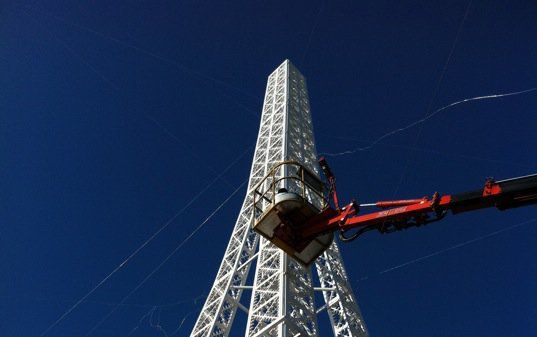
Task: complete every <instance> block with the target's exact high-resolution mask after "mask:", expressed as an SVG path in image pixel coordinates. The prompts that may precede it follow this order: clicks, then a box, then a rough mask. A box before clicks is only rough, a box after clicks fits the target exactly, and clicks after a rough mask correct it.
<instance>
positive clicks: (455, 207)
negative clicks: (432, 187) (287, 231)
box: [302, 174, 537, 237]
mask: <svg viewBox="0 0 537 337" xmlns="http://www.w3.org/2000/svg"><path fill="white" fill-rule="evenodd" d="M536 203H537V174H534V175H529V176H525V177H519V178H513V179H508V180H503V181H498V182H495V181H493V180H492V179H488V180H487V181H486V183H485V186H484V187H483V188H482V189H479V190H475V191H470V192H465V193H460V194H455V195H444V196H439V194H438V193H435V194H434V195H433V197H432V198H431V199H428V198H422V199H411V200H394V201H380V202H377V203H375V204H374V205H376V206H377V207H379V208H388V207H394V206H398V207H394V208H389V209H385V210H382V211H378V212H372V213H368V214H364V215H357V213H358V211H359V206H358V205H357V204H355V203H354V202H351V203H350V204H348V205H347V206H345V207H343V208H342V209H340V210H339V209H338V210H334V209H332V208H328V209H326V210H324V211H323V212H322V213H321V214H320V215H319V216H317V217H315V218H313V219H311V220H310V221H308V222H307V223H306V224H305V226H304V227H303V228H302V234H303V236H304V237H314V236H317V235H319V234H321V233H324V232H328V231H335V230H338V229H339V230H341V231H342V232H343V233H344V232H345V231H347V230H349V229H352V228H358V229H359V234H361V233H363V232H365V231H367V230H371V229H377V230H379V231H380V232H383V233H384V232H392V231H395V230H401V229H405V228H408V227H413V226H421V225H425V224H428V223H430V222H433V221H438V220H440V219H442V218H443V217H444V216H445V215H446V213H447V211H452V213H453V214H457V213H461V212H466V211H473V210H477V209H481V208H487V207H496V208H498V209H500V210H504V209H509V208H514V207H519V206H526V205H531V204H536ZM359 234H358V235H359Z"/></svg>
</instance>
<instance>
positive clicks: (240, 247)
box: [190, 60, 368, 337]
mask: <svg viewBox="0 0 537 337" xmlns="http://www.w3.org/2000/svg"><path fill="white" fill-rule="evenodd" d="M316 156H317V153H316V150H315V142H314V138H313V126H312V122H311V115H310V106H309V99H308V93H307V88H306V80H305V78H304V76H303V75H302V74H301V73H300V72H299V71H298V70H297V69H296V68H295V66H294V65H293V64H291V62H290V61H289V60H285V61H284V62H283V63H282V64H281V65H280V66H279V67H278V68H276V70H274V72H272V74H270V76H269V78H268V83H267V88H266V92H265V99H264V103H263V112H262V116H261V126H260V128H259V134H258V138H257V145H256V149H255V153H254V159H253V163H252V168H251V172H250V180H249V184H248V192H247V194H246V198H245V199H244V203H243V205H242V208H241V211H240V213H239V217H238V219H237V222H236V223H235V227H234V228H233V232H232V234H231V238H230V240H229V244H228V246H227V248H226V251H225V254H224V258H223V259H222V263H221V264H220V268H219V270H218V273H217V275H216V279H215V281H214V284H213V287H212V289H211V291H210V293H209V295H208V297H207V300H206V301H205V304H204V306H203V309H202V310H201V313H200V315H199V317H198V319H197V321H196V324H195V326H194V328H193V330H192V333H191V334H190V336H191V337H226V336H228V335H229V334H230V331H231V326H232V323H233V321H234V319H235V316H236V314H237V309H241V310H242V311H244V312H245V313H246V314H247V315H248V318H247V325H246V328H245V336H247V337H260V336H275V337H276V336H277V337H297V336H302V337H306V336H308V337H309V336H318V335H319V332H318V325H317V315H318V314H320V313H322V312H323V311H327V312H328V316H329V318H330V322H331V324H332V331H333V333H334V336H335V337H343V336H349V337H350V336H353V337H355V336H361V337H365V336H368V332H367V330H366V327H365V324H364V322H363V319H362V316H361V313H360V309H359V308H358V304H357V302H356V299H355V297H354V294H353V292H352V289H351V286H350V284H349V281H348V279H347V274H346V272H345V268H344V266H343V260H342V259H341V255H340V253H339V249H338V246H337V244H336V242H333V243H332V245H331V246H330V248H329V249H328V250H326V251H325V252H324V253H323V254H322V255H321V256H320V257H318V258H317V260H316V261H315V269H316V271H317V275H318V278H317V279H318V282H319V283H320V284H318V286H314V282H316V279H314V278H313V277H312V268H305V267H303V266H302V265H300V264H299V263H297V262H296V261H295V260H293V259H292V258H290V257H289V256H287V254H286V253H285V252H284V251H282V250H280V249H279V248H277V247H276V246H274V245H273V244H272V243H270V242H269V241H268V240H266V239H265V238H263V237H259V235H258V234H256V233H255V232H254V231H253V230H252V229H251V226H252V216H253V206H252V204H253V195H252V192H251V191H252V189H254V188H255V186H257V185H258V184H259V183H260V182H261V181H262V180H263V178H265V176H266V175H267V174H268V173H269V171H270V170H271V169H272V168H273V167H274V166H275V165H276V164H278V163H280V162H282V161H284V160H296V161H299V162H300V163H302V164H303V165H304V166H306V167H307V168H309V169H310V170H311V171H313V172H315V173H316V174H317V175H319V168H318V165H317V160H316ZM254 264H255V266H256V268H255V275H254V277H253V284H246V283H247V281H249V280H250V279H251V278H248V275H249V271H250V268H251V266H252V265H254ZM245 291H251V299H250V305H249V306H246V305H244V304H242V303H241V301H240V300H241V296H242V294H243V292H245ZM317 291H319V292H322V298H323V299H324V303H323V304H322V305H316V303H315V293H314V292H317ZM234 331H236V329H234ZM232 336H237V333H236V332H234V333H233V334H232Z"/></svg>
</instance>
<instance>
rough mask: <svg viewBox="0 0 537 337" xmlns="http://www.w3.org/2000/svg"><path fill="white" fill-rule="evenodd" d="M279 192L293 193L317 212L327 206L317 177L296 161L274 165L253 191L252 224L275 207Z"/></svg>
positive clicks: (322, 188)
mask: <svg viewBox="0 0 537 337" xmlns="http://www.w3.org/2000/svg"><path fill="white" fill-rule="evenodd" d="M281 192H291V193H295V194H297V195H298V196H300V197H301V199H302V202H304V203H306V202H307V203H309V204H311V205H313V206H314V207H316V208H318V209H319V211H321V210H323V209H324V208H325V207H327V206H328V200H327V198H326V197H325V195H324V184H323V182H322V181H321V180H320V179H319V178H318V176H317V175H316V174H315V173H313V172H312V171H311V170H309V169H308V168H306V167H305V166H304V165H302V164H300V163H299V162H297V161H284V162H281V163H279V164H277V165H275V166H274V167H273V168H272V169H271V170H270V172H269V173H268V174H267V175H266V176H265V178H263V180H261V181H260V182H259V183H258V184H257V185H256V187H255V188H254V189H253V192H252V193H253V212H254V216H253V220H254V222H255V221H256V220H257V219H258V218H260V217H261V216H262V215H263V214H264V212H266V211H267V210H270V209H271V208H272V207H273V206H274V205H275V203H276V202H275V201H276V195H277V194H278V193H281Z"/></svg>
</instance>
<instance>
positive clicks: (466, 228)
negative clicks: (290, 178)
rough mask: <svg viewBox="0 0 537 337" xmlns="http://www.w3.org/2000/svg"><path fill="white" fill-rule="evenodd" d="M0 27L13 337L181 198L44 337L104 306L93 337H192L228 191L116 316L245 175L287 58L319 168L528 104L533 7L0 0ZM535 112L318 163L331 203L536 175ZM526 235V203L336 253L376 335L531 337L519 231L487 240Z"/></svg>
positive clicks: (93, 278) (2, 240) (90, 322)
mask: <svg viewBox="0 0 537 337" xmlns="http://www.w3.org/2000/svg"><path fill="white" fill-rule="evenodd" d="M465 14H467V15H466V19H465V20H464V22H463V25H461V22H462V21H463V17H464V16H465ZM0 15H1V16H0V18H1V20H0V41H1V43H0V88H1V90H0V116H1V123H0V135H1V137H2V141H1V142H0V157H1V158H2V160H1V161H0V163H1V164H0V165H1V169H0V175H1V179H0V181H1V182H2V188H1V189H0V200H1V202H0V205H1V208H0V220H1V227H0V233H1V235H0V249H1V251H0V252H1V254H0V270H2V273H1V276H0V297H1V301H0V308H1V312H2V313H3V314H2V318H1V319H0V335H2V336H9V337H10V336H39V335H40V334H42V333H43V332H44V331H45V330H46V329H47V328H48V327H50V326H51V324H52V323H53V322H55V321H56V320H57V319H58V318H59V317H60V316H61V315H62V314H63V313H65V312H66V310H68V309H69V308H70V307H72V306H73V304H74V303H75V302H76V301H77V300H78V299H80V298H81V297H82V296H84V295H85V294H87V293H88V291H90V290H91V289H92V288H94V287H95V286H96V285H97V284H98V283H99V282H100V281H101V280H103V278H105V277H106V275H108V274H109V273H110V272H111V271H112V270H114V268H116V267H117V266H118V264H120V263H121V262H122V261H123V260H124V259H125V258H126V257H127V256H129V255H130V254H131V253H132V252H133V251H134V250H135V249H136V248H137V247H139V246H140V245H141V244H142V243H143V242H144V241H146V240H147V238H149V237H150V236H151V235H152V234H153V233H154V232H155V231H157V230H158V229H159V228H161V227H162V226H163V225H164V224H165V223H166V222H167V221H169V220H170V219H171V218H172V217H173V216H174V214H176V213H177V212H178V211H179V210H181V209H182V208H184V207H185V205H188V204H189V202H190V201H191V200H192V199H193V198H194V197H195V196H196V195H198V194H199V197H197V199H196V200H195V201H194V202H192V203H191V204H190V205H189V206H188V207H187V208H186V209H185V211H184V212H183V213H182V214H180V215H179V216H177V217H176V218H174V219H173V220H172V221H171V222H170V224H169V225H168V226H167V227H166V228H165V229H164V230H163V231H162V232H161V233H160V234H159V235H157V236H156V237H155V239H154V240H152V241H151V242H150V243H149V244H147V245H146V246H145V247H144V249H142V250H141V251H140V253H139V254H137V255H136V256H135V257H134V258H132V259H131V260H129V262H128V263H127V264H126V265H125V266H124V267H123V268H121V269H120V270H119V271H118V272H117V273H115V274H114V275H113V276H112V277H110V278H109V279H108V280H107V281H106V282H105V283H104V284H102V286H100V287H99V288H98V289H97V290H96V291H95V292H94V293H93V294H92V295H91V296H89V297H88V298H87V299H86V300H85V301H84V302H83V303H81V305H79V306H77V307H76V309H75V310H73V311H72V312H71V313H70V314H69V315H67V316H66V317H65V319H63V320H62V321H61V322H59V324H57V325H56V326H55V327H54V328H53V329H50V330H49V332H47V334H46V336H51V337H52V336H86V335H88V332H90V331H92V329H93V328H94V327H95V326H96V324H97V323H98V322H99V321H101V320H102V319H103V317H105V315H107V313H109V312H110V311H111V310H113V309H114V308H116V307H117V310H115V311H114V312H113V314H111V315H110V317H109V318H107V319H106V320H104V321H103V323H102V324H100V325H99V327H98V328H96V329H95V330H93V331H92V332H91V334H89V335H91V336H102V337H107V336H127V335H129V334H130V336H136V337H142V336H160V335H164V332H163V330H164V331H165V333H166V334H168V335H172V334H173V333H174V332H175V336H186V335H188V334H189V332H190V329H191V327H192V326H193V323H194V320H195V318H196V316H197V313H198V311H199V309H200V307H201V305H202V302H203V299H200V298H201V297H203V296H204V295H205V294H206V293H207V292H208V291H209V289H210V286H211V284H212V282H213V280H214V275H215V273H216V271H217V268H218V265H219V263H220V260H221V258H222V254H223V251H224V249H225V246H226V244H227V239H228V237H229V234H230V232H231V228H232V226H233V224H234V222H235V218H236V215H237V213H238V210H239V209H240V206H241V203H242V199H243V196H244V193H245V191H244V188H243V189H241V190H239V192H238V193H237V194H235V196H234V197H232V198H231V199H230V200H229V202H228V203H226V204H225V205H224V207H222V208H221V209H220V211H219V212H218V213H217V214H216V215H215V216H214V217H212V218H211V219H210V220H209V221H207V222H206V223H205V225H204V226H203V227H202V228H201V229H200V230H199V231H198V232H196V233H195V235H194V236H192V238H191V239H189V240H188V241H187V242H185V243H184V245H183V246H181V247H180V248H179V249H178V250H177V252H176V253H175V254H173V255H172V256H171V257H170V258H169V259H168V260H166V263H165V264H163V265H162V268H160V269H159V270H158V271H157V272H155V273H154V274H153V275H152V276H151V277H150V278H149V279H148V280H147V282H145V283H144V284H143V286H141V287H140V288H139V289H137V290H136V291H135V292H133V294H132V295H131V296H130V297H129V298H128V299H126V300H125V301H124V303H123V305H121V306H117V304H118V303H120V302H121V300H122V299H123V298H124V297H125V295H127V294H129V293H130V292H131V291H132V290H133V289H134V288H135V287H136V286H137V285H138V284H139V283H140V281H142V280H143V279H144V278H145V277H146V276H147V275H148V274H149V273H151V271H152V270H153V269H154V268H155V267H157V266H158V265H159V264H160V263H161V262H162V261H163V260H164V259H165V258H166V257H167V256H168V255H169V254H170V253H171V252H172V251H173V250H174V249H175V248H176V247H178V245H179V244H180V243H181V242H183V240H184V239H185V238H187V237H188V235H189V234H190V233H192V231H193V230H194V229H195V228H196V227H197V226H198V225H199V224H200V223H202V221H204V219H206V217H207V216H208V215H209V214H210V213H211V212H213V210H214V209H216V208H217V207H218V206H219V205H220V204H221V203H222V202H223V201H224V200H226V198H228V196H229V195H230V194H231V193H232V192H233V191H234V190H236V189H237V188H238V187H239V185H240V184H241V183H242V182H243V181H244V179H246V178H247V176H248V173H249V168H250V163H251V157H252V145H253V144H254V142H255V138H256V135H257V129H258V124H259V115H260V110H261V105H262V98H263V94H264V89H265V84H266V78H267V76H268V74H269V73H270V72H271V71H272V70H273V69H274V68H275V67H276V66H277V65H279V64H280V63H281V62H282V61H283V60H284V59H285V58H289V59H290V60H291V61H292V62H293V63H294V64H295V65H296V66H297V67H298V68H299V69H300V70H301V72H302V73H303V74H304V75H305V76H306V78H307V79H308V86H309V92H310V98H311V106H312V114H313V122H314V125H315V137H316V141H317V148H318V150H319V151H320V152H341V151H345V150H348V149H352V148H356V147H360V146H367V145H368V144H369V143H370V142H372V141H374V140H375V139H378V137H380V136H382V135H383V134H385V133H387V132H389V131H391V130H394V129H397V128H400V127H404V126H405V125H408V124H410V123H412V122H414V121H416V120H418V119H420V118H422V117H423V116H424V115H425V114H426V113H427V111H432V110H433V109H434V108H439V107H441V106H444V105H447V104H450V103H452V102H454V101H458V100H461V99H465V98H469V97H475V96H481V95H488V94H496V93H505V92H512V91H519V90H525V89H529V88H533V87H537V77H536V74H537V63H536V62H535V60H536V59H537V40H536V38H535V36H537V35H536V34H537V22H536V21H535V19H534V18H535V17H536V16H537V6H536V5H535V3H533V2H531V1H517V2H514V3H510V2H507V1H503V0H499V1H487V2H484V1H474V2H472V3H471V4H469V3H468V2H467V1H451V2H446V1H419V2H397V3H396V2H393V1H368V2H365V1H362V2H352V1H348V2H344V1H341V2H340V1H331V2H328V1H312V2H293V3H288V2H270V3H263V2H256V1H250V2H200V1H183V2H175V1H173V2H172V1H170V2H161V1H152V2H130V1H116V2H107V1H98V2H74V1H65V2H36V1H16V2H15V1H8V2H5V3H3V5H2V6H1V7H0ZM458 31H460V33H458ZM456 37H457V38H456ZM447 60H448V61H447ZM536 110H537V92H533V93H527V94H524V95H518V96H511V97H506V98H499V99H494V100H482V101H476V102H469V103H466V104H461V105H458V106H456V107H453V108H451V109H447V110H445V111H443V112H441V113H439V114H438V115H436V116H434V117H433V118H431V119H429V120H427V121H426V122H425V123H423V124H420V125H419V126H416V127H414V128H411V129H408V130H405V131H404V132H401V133H398V134H396V135H393V136H391V137H389V138H386V139H384V140H383V141H382V142H380V143H379V144H376V145H375V146H374V147H372V148H371V149H369V150H367V151H359V152H357V153H354V154H350V155H345V156H338V157H333V158H330V164H331V166H332V168H333V171H334V172H335V173H336V175H337V177H338V186H339V190H340V193H341V197H342V198H343V199H344V200H349V199H351V198H357V199H358V200H359V201H360V202H372V201H376V200H379V199H390V198H392V197H397V198H407V197H421V196H423V195H430V194H432V193H433V192H434V191H439V192H441V193H454V192H459V191H464V190H471V189H474V188H478V187H480V186H481V185H482V184H483V182H484V179H485V178H486V177H488V176H494V177H496V178H498V179H501V178H508V177H514V176H519V175H524V174H529V173H533V172H535V171H536V168H537V156H535V148H536V146H537V135H536V133H535V129H536V127H537V114H536ZM231 164H233V165H232V166H231V168H229V169H228V170H227V171H225V172H224V173H223V174H222V171H223V169H224V168H226V167H228V166H230V165H231ZM219 175H220V177H218V176H219ZM217 177H218V178H217ZM207 186H208V187H207ZM200 192H203V193H201V194H200ZM535 217H536V212H535V207H534V206H533V207H528V208H525V209H517V210H512V211H509V212H498V211H496V210H484V211H479V212H476V213H471V214H463V215H459V216H450V217H449V218H448V219H446V220H444V221H443V222H441V223H438V224H434V225H430V226H427V227H424V228H420V229H412V230H408V231H404V232H400V233H394V234H390V235H380V234H378V233H368V234H367V235H366V236H364V237H363V238H361V239H359V240H357V241H355V242H353V243H351V244H345V245H342V252H343V256H344V258H345V264H346V267H347V270H348V273H349V278H350V280H351V283H352V286H353V287H354V290H355V292H356V294H357V297H358V299H359V302H360V305H361V309H362V312H363V315H364V317H365V320H366V323H367V325H368V328H369V330H370V332H371V334H372V336H410V335H411V336H431V335H433V336H477V335H488V336H505V335H509V336H531V335H533V334H534V331H535V330H536V329H537V323H536V320H535V317H537V310H536V309H535V308H536V305H535V304H536V303H537V293H536V291H535V284H536V282H537V267H536V264H535V256H536V254H537V248H536V245H535V242H536V240H537V229H536V225H535V223H528V224H524V225H520V226H515V227H512V228H509V229H508V230H506V231H503V232H501V233H499V234H495V235H490V236H487V235H488V234H490V233H495V232H496V231H498V230H502V229H504V228H506V227H509V226H514V225H517V224H520V223H523V222H524V221H528V220H531V219H534V218H535ZM482 237H483V239H479V240H475V241H472V240H474V239H476V238H482ZM468 241H470V242H469V243H468V244H465V245H461V246H460V247H459V246H458V245H460V244H462V243H465V242H468ZM450 247H457V248H453V249H450ZM446 249H447V250H446ZM436 252H438V253H436ZM428 256H430V257H428ZM421 257H427V258H425V259H422V260H418V261H417V262H415V263H410V264H406V263H407V262H409V261H414V260H415V259H419V258H421ZM403 264H404V266H402V267H400V268H397V269H390V268H392V267H394V266H400V265H403ZM245 303H246V302H245ZM243 316H244V315H243V314H241V313H240V314H239V315H238V320H237V323H236V326H235V329H234V330H233V331H234V333H233V335H234V336H236V335H241V334H243V325H242V323H243V322H244V317H243ZM181 323H182V324H181ZM319 323H320V325H321V326H322V327H321V332H322V333H323V335H326V334H327V333H328V331H329V330H328V320H327V318H326V317H325V316H321V317H320V318H319Z"/></svg>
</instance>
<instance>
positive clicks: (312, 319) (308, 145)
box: [246, 60, 320, 337]
mask: <svg viewBox="0 0 537 337" xmlns="http://www.w3.org/2000/svg"><path fill="white" fill-rule="evenodd" d="M268 81H269V89H267V95H266V96H265V102H264V109H263V113H264V114H265V113H270V114H271V115H272V121H273V133H272V135H271V137H275V138H276V139H278V142H274V143H275V144H277V145H276V146H274V147H273V148H272V149H271V150H270V151H271V153H273V155H274V157H272V158H275V159H277V160H276V161H273V162H271V164H272V165H271V166H274V165H276V164H278V163H280V162H282V161H285V160H296V161H300V162H301V163H303V164H304V165H305V166H306V167H308V168H310V169H311V170H312V171H314V172H315V171H317V172H318V168H317V165H316V162H315V147H314V141H313V128H312V126H311V118H310V117H309V101H308V98H307V92H306V82H305V79H304V77H303V76H302V74H300V73H299V72H298V70H297V69H296V68H295V67H294V66H293V65H292V64H291V62H289V61H288V60H286V61H285V62H284V63H283V64H282V65H280V66H279V67H278V68H277V69H276V70H275V71H274V72H273V73H272V74H271V75H270V76H269V80H268ZM271 83H274V84H275V86H271ZM280 141H281V143H280ZM269 168H270V167H269ZM284 169H285V168H284V167H282V171H283V170H284ZM283 174H286V173H284V172H278V173H277V176H276V177H277V178H278V177H281V176H282V175H283ZM267 183H269V182H268V181H267ZM288 185H289V186H288ZM282 187H285V188H286V189H287V190H292V189H293V186H292V182H285V186H282ZM317 202H319V203H320V200H319V201H317ZM312 284H313V282H312V278H311V269H310V268H305V267H303V266H302V265H300V264H299V263H298V262H296V261H295V260H293V259H292V258H290V257H288V256H287V254H286V253H285V252H284V251H282V250H280V249H279V248H277V247H276V246H274V245H273V244H271V243H270V242H269V241H268V240H266V239H265V238H261V243H260V247H259V256H258V258H257V266H256V273H255V278H254V286H253V292H252V298H251V303H250V311H249V315H248V324H247V328H246V336H248V337H254V336H282V337H283V336H317V319H316V315H315V304H314V294H313V286H312Z"/></svg>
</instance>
